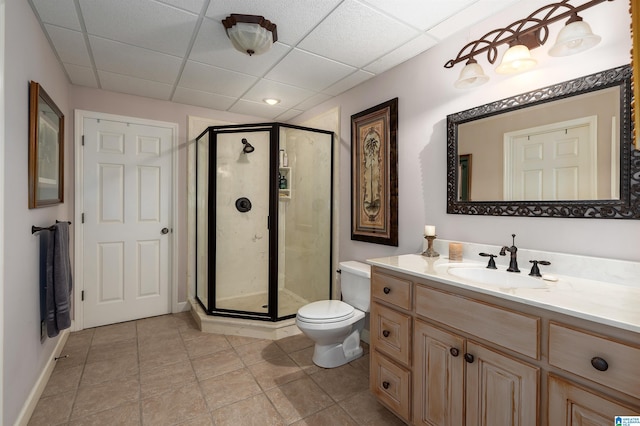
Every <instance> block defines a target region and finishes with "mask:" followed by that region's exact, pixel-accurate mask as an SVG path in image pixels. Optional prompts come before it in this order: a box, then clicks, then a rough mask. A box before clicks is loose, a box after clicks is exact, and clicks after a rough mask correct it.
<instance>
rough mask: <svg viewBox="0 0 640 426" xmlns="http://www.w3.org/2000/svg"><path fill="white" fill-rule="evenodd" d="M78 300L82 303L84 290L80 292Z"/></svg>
mask: <svg viewBox="0 0 640 426" xmlns="http://www.w3.org/2000/svg"><path fill="white" fill-rule="evenodd" d="M80 300H82V301H83V302H84V290H82V291H81V292H80Z"/></svg>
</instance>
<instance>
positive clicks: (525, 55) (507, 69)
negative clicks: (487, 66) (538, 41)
mask: <svg viewBox="0 0 640 426" xmlns="http://www.w3.org/2000/svg"><path fill="white" fill-rule="evenodd" d="M537 63H538V61H536V60H535V59H533V58H532V57H531V52H530V51H529V48H528V47H527V46H525V45H524V44H514V45H513V46H511V47H509V49H508V50H507V51H506V52H504V56H503V57H502V62H501V63H500V65H498V67H497V68H496V72H497V73H498V74H515V73H518V72H524V71H527V70H530V69H531V68H533V67H535V66H536V64H537Z"/></svg>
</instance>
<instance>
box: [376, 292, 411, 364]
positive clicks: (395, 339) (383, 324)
mask: <svg viewBox="0 0 640 426" xmlns="http://www.w3.org/2000/svg"><path fill="white" fill-rule="evenodd" d="M370 329H371V331H370V336H371V337H370V338H371V344H372V346H373V347H374V348H375V349H377V350H378V351H380V352H382V353H384V354H386V355H388V356H390V357H391V358H393V359H395V360H396V361H399V362H401V363H403V364H405V365H409V362H410V356H411V317H410V316H409V315H406V314H403V313H401V312H398V311H394V310H393V309H390V308H387V307H386V306H383V305H381V304H379V303H376V302H373V304H372V306H371V327H370Z"/></svg>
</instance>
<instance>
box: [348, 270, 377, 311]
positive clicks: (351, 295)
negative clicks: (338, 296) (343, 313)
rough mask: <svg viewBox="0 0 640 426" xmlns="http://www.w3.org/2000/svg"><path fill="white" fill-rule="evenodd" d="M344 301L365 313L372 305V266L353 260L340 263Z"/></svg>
mask: <svg viewBox="0 0 640 426" xmlns="http://www.w3.org/2000/svg"><path fill="white" fill-rule="evenodd" d="M340 270H341V271H342V273H341V274H340V277H341V278H340V284H341V287H342V301H343V302H345V303H348V304H349V305H351V306H353V307H354V308H357V309H360V310H361V311H363V312H369V305H370V304H371V266H369V265H367V264H366V263H362V262H356V261H353V260H350V261H347V262H340Z"/></svg>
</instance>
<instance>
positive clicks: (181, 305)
mask: <svg viewBox="0 0 640 426" xmlns="http://www.w3.org/2000/svg"><path fill="white" fill-rule="evenodd" d="M175 308H176V310H175V311H174V312H173V313H174V314H176V313H178V312H187V311H190V310H191V304H190V303H189V302H186V301H185V302H178V303H176V305H175Z"/></svg>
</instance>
